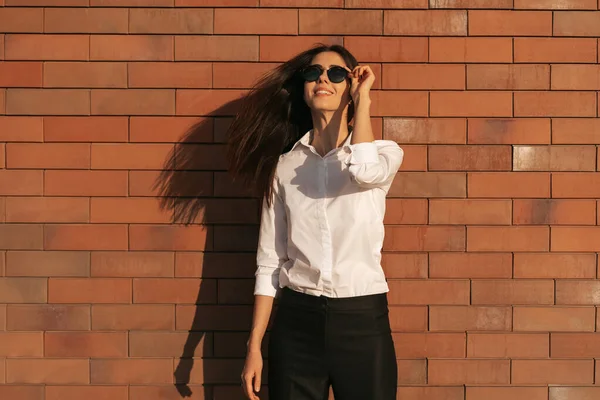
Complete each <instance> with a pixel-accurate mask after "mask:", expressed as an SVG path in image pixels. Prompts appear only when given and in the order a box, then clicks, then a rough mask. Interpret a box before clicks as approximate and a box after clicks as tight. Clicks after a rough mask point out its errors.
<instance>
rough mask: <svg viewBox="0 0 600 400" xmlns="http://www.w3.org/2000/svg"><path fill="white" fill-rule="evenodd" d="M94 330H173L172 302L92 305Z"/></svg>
mask: <svg viewBox="0 0 600 400" xmlns="http://www.w3.org/2000/svg"><path fill="white" fill-rule="evenodd" d="M91 321H92V329H94V330H173V329H175V306H174V305H173V304H152V305H145V304H131V305H126V304H122V305H104V304H98V305H96V304H95V305H93V306H92V314H91Z"/></svg>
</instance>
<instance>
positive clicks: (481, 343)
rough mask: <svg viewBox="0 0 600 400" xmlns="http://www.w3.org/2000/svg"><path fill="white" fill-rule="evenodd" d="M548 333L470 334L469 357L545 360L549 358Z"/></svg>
mask: <svg viewBox="0 0 600 400" xmlns="http://www.w3.org/2000/svg"><path fill="white" fill-rule="evenodd" d="M549 347H550V345H549V339H548V334H547V333H540V334H529V333H525V334H523V333H472V334H471V333H469V334H468V335H467V357H472V358H544V357H548V349H549Z"/></svg>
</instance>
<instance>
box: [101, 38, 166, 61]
mask: <svg viewBox="0 0 600 400" xmlns="http://www.w3.org/2000/svg"><path fill="white" fill-rule="evenodd" d="M173 53H174V41H173V37H172V36H164V35H131V36H128V35H92V36H91V38H90V53H89V54H90V59H91V60H102V61H173Z"/></svg>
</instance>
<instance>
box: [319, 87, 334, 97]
mask: <svg viewBox="0 0 600 400" xmlns="http://www.w3.org/2000/svg"><path fill="white" fill-rule="evenodd" d="M314 93H315V95H318V96H331V95H332V94H333V92H332V91H331V90H329V89H327V88H324V87H316V88H315V90H314Z"/></svg>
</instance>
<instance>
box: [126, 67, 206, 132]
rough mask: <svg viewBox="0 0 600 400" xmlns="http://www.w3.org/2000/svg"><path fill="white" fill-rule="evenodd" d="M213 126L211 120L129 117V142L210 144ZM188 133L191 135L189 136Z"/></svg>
mask: <svg viewBox="0 0 600 400" xmlns="http://www.w3.org/2000/svg"><path fill="white" fill-rule="evenodd" d="M186 64H187V63H186ZM175 65H177V64H175ZM213 125H214V123H213V119H211V118H201V119H198V118H194V117H154V116H148V117H131V118H130V132H129V141H130V142H171V143H172V142H179V141H183V140H185V142H186V143H191V142H198V143H210V142H212V141H213ZM190 132H193V134H191V135H190ZM184 138H185V139H184Z"/></svg>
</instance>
